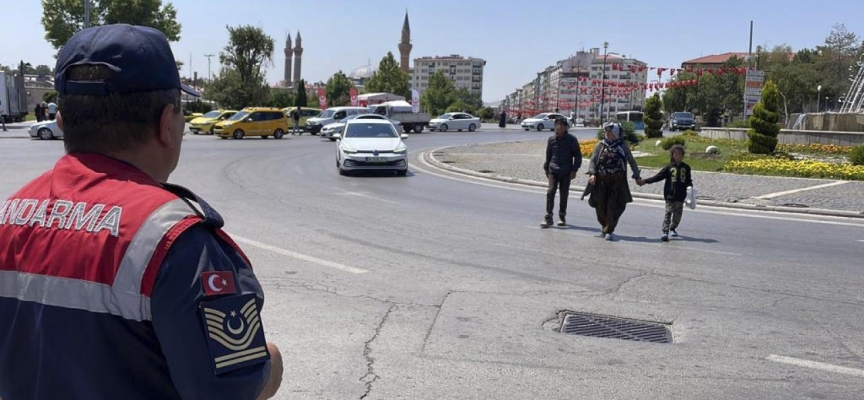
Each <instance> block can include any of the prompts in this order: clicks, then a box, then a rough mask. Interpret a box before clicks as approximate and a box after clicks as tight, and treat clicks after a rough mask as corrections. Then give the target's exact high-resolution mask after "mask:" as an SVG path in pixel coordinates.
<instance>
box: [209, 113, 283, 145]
mask: <svg viewBox="0 0 864 400" xmlns="http://www.w3.org/2000/svg"><path fill="white" fill-rule="evenodd" d="M287 129H288V117H286V116H285V113H284V112H283V111H282V110H280V109H278V108H269V107H249V108H244V109H243V110H242V111H240V112H238V113H237V114H234V115H233V116H232V117H231V118H228V119H226V120H224V121H220V122H218V123H216V125H215V126H213V134H214V135H216V136H219V137H220V138H222V139H227V138H229V137H232V138H234V139H243V138H244V137H246V136H260V137H261V139H267V138H268V137H270V136H273V137H274V138H276V139H282V137H283V136H285V132H286V130H287Z"/></svg>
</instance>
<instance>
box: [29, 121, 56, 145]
mask: <svg viewBox="0 0 864 400" xmlns="http://www.w3.org/2000/svg"><path fill="white" fill-rule="evenodd" d="M28 133H30V137H33V138H37V137H38V138H39V139H42V140H51V139H63V131H62V130H60V127H59V126H57V120H54V121H42V122H37V123H35V124H33V125H30V129H28Z"/></svg>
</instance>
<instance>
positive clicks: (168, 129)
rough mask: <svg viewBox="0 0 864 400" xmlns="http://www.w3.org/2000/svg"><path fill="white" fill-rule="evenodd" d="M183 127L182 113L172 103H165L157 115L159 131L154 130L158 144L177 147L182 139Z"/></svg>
mask: <svg viewBox="0 0 864 400" xmlns="http://www.w3.org/2000/svg"><path fill="white" fill-rule="evenodd" d="M184 127H185V123H184V121H183V113H182V112H180V110H178V109H176V108H175V106H174V104H167V105H165V107H164V108H163V109H162V115H161V116H160V117H159V131H158V132H156V139H157V140H158V141H159V144H161V145H163V146H165V147H169V148H175V147H179V146H180V142H182V141H183V128H184Z"/></svg>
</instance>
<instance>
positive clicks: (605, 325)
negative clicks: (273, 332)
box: [561, 312, 672, 343]
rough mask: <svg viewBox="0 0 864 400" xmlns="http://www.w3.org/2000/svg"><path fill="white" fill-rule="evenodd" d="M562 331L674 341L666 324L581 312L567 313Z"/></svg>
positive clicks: (613, 337)
mask: <svg viewBox="0 0 864 400" xmlns="http://www.w3.org/2000/svg"><path fill="white" fill-rule="evenodd" d="M561 333H566V334H570V335H581V336H590V337H599V338H608V339H623V340H635V341H637V342H651V343H672V334H671V333H670V332H669V328H668V327H667V326H666V325H661V324H655V323H650V322H643V321H636V320H632V319H624V318H616V317H610V316H606V315H597V314H588V313H580V312H569V313H567V314H565V316H564V322H563V323H562V324H561Z"/></svg>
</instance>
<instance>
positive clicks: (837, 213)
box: [422, 141, 864, 219]
mask: <svg viewBox="0 0 864 400" xmlns="http://www.w3.org/2000/svg"><path fill="white" fill-rule="evenodd" d="M517 142H520V141H506V142H495V143H517ZM460 146H462V145H458V146H444V147H439V148H437V149H433V150H430V151H424V152H423V153H422V157H423V160H424V161H426V162H427V163H428V164H429V165H430V166H432V167H434V168H438V169H439V170H445V171H449V172H453V173H457V174H462V175H468V176H473V177H476V178H483V179H490V180H494V181H498V182H504V183H509V184H516V185H522V186H530V187H535V188H541V189H545V188H546V184H545V183H543V182H539V181H532V180H529V179H520V178H513V177H509V176H502V175H490V174H484V173H480V172H477V171H472V170H469V169H464V168H459V167H454V166H452V165H447V164H445V163H442V162H440V161H438V160H437V159H436V158H435V153H440V152H442V151H443V150H445V149H449V148H452V147H460ZM570 190H571V191H576V192H577V193H578V192H581V191H583V190H585V187H584V186H572V187H571V188H570ZM631 195H632V196H633V198H636V199H646V200H661V201H662V200H664V199H663V196H662V195H659V194H652V193H639V192H632V193H631ZM698 204H700V205H705V206H710V207H721V208H731V209H737V210H748V211H774V212H783V213H789V214H807V215H819V216H830V217H845V218H861V219H864V212H855V211H842V210H828V209H822V208H795V207H783V206H761V205H756V204H740V203H728V202H725V201H716V200H699V201H698Z"/></svg>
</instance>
